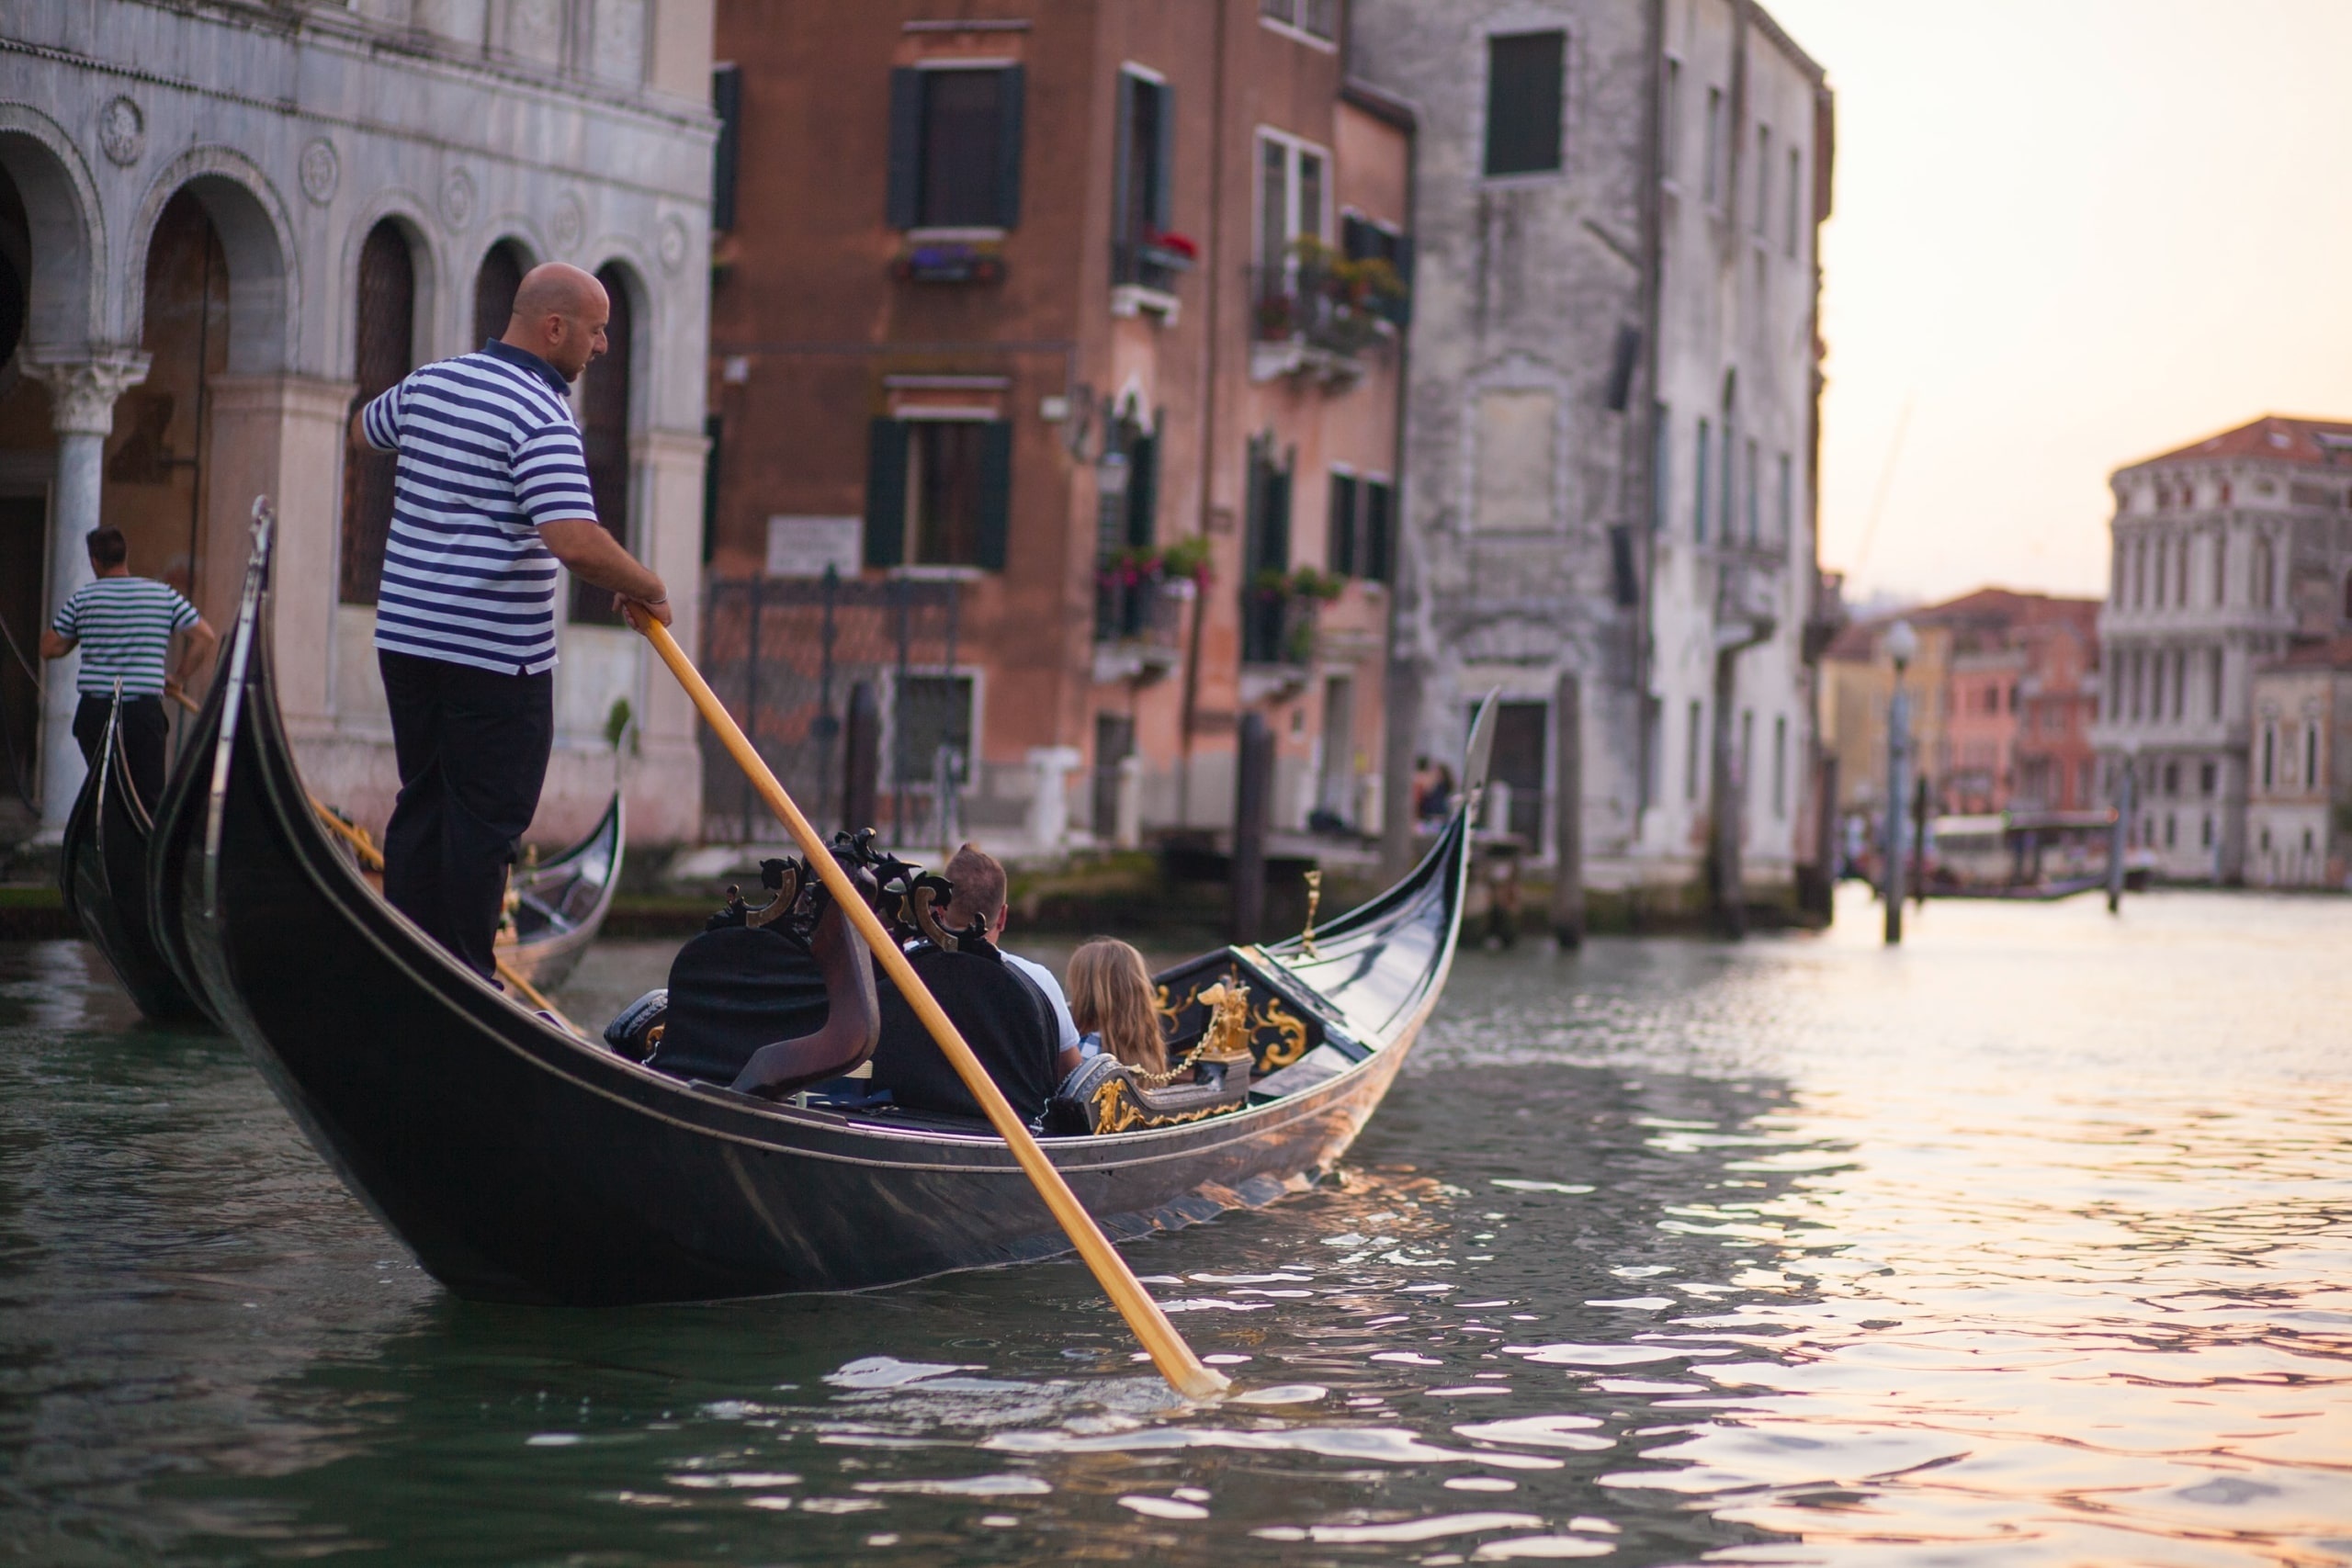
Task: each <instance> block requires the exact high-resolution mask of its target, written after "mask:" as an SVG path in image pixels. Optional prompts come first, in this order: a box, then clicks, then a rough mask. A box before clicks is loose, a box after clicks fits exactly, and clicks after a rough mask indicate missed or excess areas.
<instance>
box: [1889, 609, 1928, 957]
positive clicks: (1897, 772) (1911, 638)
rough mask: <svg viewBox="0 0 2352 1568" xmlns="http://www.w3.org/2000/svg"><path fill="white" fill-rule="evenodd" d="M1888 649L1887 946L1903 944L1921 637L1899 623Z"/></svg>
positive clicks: (1894, 628)
mask: <svg viewBox="0 0 2352 1568" xmlns="http://www.w3.org/2000/svg"><path fill="white" fill-rule="evenodd" d="M1886 650H1887V652H1888V653H1889V654H1891V655H1893V656H1894V696H1893V698H1892V699H1890V700H1889V701H1888V703H1887V705H1886V854H1885V875H1884V876H1883V878H1882V879H1881V880H1882V882H1883V887H1882V888H1881V890H1880V891H1881V896H1882V897H1883V901H1884V903H1885V905H1886V945H1887V946H1889V947H1895V946H1899V945H1901V943H1902V942H1903V816H1904V810H1903V808H1904V807H1905V806H1906V805H1907V804H1909V803H1908V802H1907V801H1906V800H1905V798H1904V796H1905V790H1904V787H1903V784H1904V778H1903V774H1904V763H1905V761H1908V760H1909V757H1910V752H1911V698H1910V695H1909V694H1907V693H1905V691H1904V689H1903V672H1904V671H1905V670H1906V669H1908V668H1909V667H1910V664H1911V656H1912V655H1913V654H1915V653H1917V652H1918V651H1919V636H1918V634H1917V632H1914V631H1913V630H1912V629H1911V623H1910V622H1908V621H1897V622H1895V623H1894V626H1893V627H1891V628H1890V629H1889V630H1888V632H1887V634H1886Z"/></svg>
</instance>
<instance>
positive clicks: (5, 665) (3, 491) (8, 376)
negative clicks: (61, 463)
mask: <svg viewBox="0 0 2352 1568" xmlns="http://www.w3.org/2000/svg"><path fill="white" fill-rule="evenodd" d="M32 248H33V235H32V224H31V222H30V220H29V218H28V215H27V213H26V211H25V203H24V199H23V197H21V196H19V195H18V194H17V183H16V181H15V180H13V179H11V178H10V177H9V175H8V171H7V170H6V167H0V455H5V456H6V457H9V458H14V459H17V462H15V463H10V464H7V465H6V468H9V469H13V468H17V467H18V466H19V465H22V466H23V467H27V468H30V467H35V466H38V465H40V464H41V463H42V462H44V461H45V460H48V458H49V454H50V453H51V452H53V451H54V449H55V447H56V445H57V442H56V437H55V436H54V435H53V434H51V431H50V423H49V396H48V394H47V393H46V392H45V391H43V390H42V389H41V386H40V383H39V382H37V381H35V380H33V379H31V378H29V377H27V376H25V375H23V374H22V373H21V372H19V371H18V370H17V364H16V354H17V346H18V345H19V344H21V343H22V342H23V340H24V335H25V328H26V326H27V324H28V321H29V319H30V314H31V307H32ZM27 459H30V460H31V461H29V462H28V461H26V460H27ZM46 524H47V506H46V504H45V502H44V501H43V498H42V496H41V494H40V488H39V487H38V486H37V485H34V484H30V483H26V484H21V485H8V486H6V487H5V488H0V626H6V627H7V630H8V639H9V640H10V641H11V642H13V643H14V644H15V645H16V646H17V649H19V650H21V651H22V652H23V653H24V654H25V655H26V657H28V658H29V657H30V656H31V652H32V645H33V643H34V642H35V641H36V640H37V639H38V638H39V637H40V625H41V598H42V590H43V588H44V587H45V585H46V584H45V581H44V573H43V572H42V570H41V567H42V563H43V558H44V557H45V555H46V553H47V552H46V550H45V549H44V544H45V542H46V535H47V526H46ZM39 728H40V686H39V685H38V684H37V683H35V682H34V680H33V678H32V677H31V676H29V675H28V674H27V673H26V672H25V671H24V667H23V666H22V665H20V664H18V663H17V660H15V659H12V658H11V659H0V767H4V768H5V769H6V777H5V779H0V789H5V790H6V792H7V793H8V794H9V795H13V796H15V797H16V798H17V800H19V801H23V802H25V803H27V804H29V803H30V802H31V799H32V796H33V792H34V787H35V784H36V782H37V781H38V780H39V779H40V773H39V760H38V753H39V745H38V742H37V740H36V739H35V736H36V732H37V731H38V730H39Z"/></svg>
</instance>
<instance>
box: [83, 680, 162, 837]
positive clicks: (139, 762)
mask: <svg viewBox="0 0 2352 1568" xmlns="http://www.w3.org/2000/svg"><path fill="white" fill-rule="evenodd" d="M113 705H114V699H113V698H112V697H110V696H107V697H98V696H92V695H90V694H86V693H85V694H84V695H83V697H82V700H81V701H80V702H79V703H78V704H76V705H74V739H75V740H77V741H79V742H81V746H82V761H85V762H87V763H88V764H89V765H90V766H91V767H92V768H94V769H95V768H96V766H97V765H98V748H99V746H100V745H102V744H103V743H104V742H105V740H106V738H107V708H109V707H111V706H113ZM170 736H171V726H170V724H169V723H168V722H167V721H166V720H165V719H164V699H163V698H161V697H125V698H123V699H122V750H123V755H124V756H126V757H128V758H129V759H130V784H131V787H132V788H134V789H136V790H137V791H138V792H139V804H140V805H141V806H142V807H145V808H146V810H147V814H148V815H149V816H151V817H152V816H153V815H154V813H155V804H156V802H158V801H160V800H162V799H163V798H164V751H165V750H166V749H167V746H168V743H169V740H170Z"/></svg>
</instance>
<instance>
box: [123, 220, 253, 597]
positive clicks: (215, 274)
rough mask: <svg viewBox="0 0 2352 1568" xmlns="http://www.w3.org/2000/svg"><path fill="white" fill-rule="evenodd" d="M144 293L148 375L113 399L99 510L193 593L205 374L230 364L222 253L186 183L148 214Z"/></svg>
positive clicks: (202, 519) (146, 560) (141, 553)
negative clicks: (150, 220) (111, 431)
mask: <svg viewBox="0 0 2352 1568" xmlns="http://www.w3.org/2000/svg"><path fill="white" fill-rule="evenodd" d="M144 299H145V310H144V312H143V316H142V319H141V323H140V333H139V346H140V347H141V348H142V349H144V350H146V352H147V354H148V355H149V356H150V360H149V364H148V367H147V376H146V379H144V380H142V381H141V382H140V383H139V385H137V386H135V387H132V388H131V389H129V390H128V391H126V392H124V393H123V394H122V397H121V398H120V400H118V401H117V403H116V404H115V416H114V434H113V436H112V437H111V438H110V439H109V440H108V441H107V460H106V490H105V492H104V493H105V507H106V518H107V522H108V523H111V524H112V525H115V526H116V527H118V528H120V529H121V530H122V531H123V533H124V534H125V536H128V538H129V540H130V570H132V571H134V572H136V573H139V574H140V575H141V576H148V577H160V578H162V579H163V580H164V581H166V582H169V583H170V584H171V585H172V586H173V587H175V588H177V589H178V590H179V591H180V592H183V593H187V594H188V595H189V596H190V597H197V594H198V582H197V569H198V557H199V555H200V554H201V553H202V551H203V548H204V540H205V536H206V531H207V523H208V518H207V513H208V507H207V505H206V498H205V484H204V479H205V459H206V456H207V454H206V446H207V437H208V436H209V434H210V428H209V427H210V420H209V412H210V411H209V408H208V407H207V402H208V399H209V392H210V390H211V383H212V381H213V378H215V377H218V376H221V375H224V374H226V373H227V371H228V369H229V361H230V332H229V322H230V315H231V303H232V301H231V296H230V276H229V257H228V253H227V251H226V249H225V248H224V247H223V246H222V244H221V243H220V231H219V230H218V229H217V228H215V227H214V225H213V221H212V218H211V215H210V214H209V212H208V211H207V210H206V209H205V205H204V203H203V202H202V201H200V200H199V199H198V197H197V196H196V194H195V192H194V191H193V190H192V189H189V188H187V187H183V188H182V189H180V190H179V191H177V192H176V193H175V194H174V195H173V197H172V198H171V199H170V200H169V201H167V202H165V203H164V209H163V211H162V213H161V214H159V215H158V216H157V218H156V220H155V227H154V230H153V233H152V234H150V236H149V238H148V242H147V268H146V288H145V295H144Z"/></svg>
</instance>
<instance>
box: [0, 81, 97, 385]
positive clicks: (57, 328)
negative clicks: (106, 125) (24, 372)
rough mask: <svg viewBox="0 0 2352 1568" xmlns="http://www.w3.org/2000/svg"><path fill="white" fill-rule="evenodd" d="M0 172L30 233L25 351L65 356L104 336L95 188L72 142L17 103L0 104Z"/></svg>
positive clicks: (35, 112)
mask: <svg viewBox="0 0 2352 1568" xmlns="http://www.w3.org/2000/svg"><path fill="white" fill-rule="evenodd" d="M0 170H6V173H7V175H8V179H9V182H10V183H11V184H13V185H14V186H16V187H17V199H18V200H20V201H21V202H22V203H23V204H24V209H25V223H26V227H27V228H28V230H29V231H30V234H29V236H28V238H29V241H30V243H29V246H28V255H26V256H25V257H23V258H12V260H17V259H20V260H21V261H22V262H23V263H24V272H25V278H24V282H25V286H26V295H27V298H26V301H25V314H26V321H25V346H26V348H27V349H28V351H29V350H40V349H49V350H65V349H74V348H79V347H81V346H83V345H84V344H88V343H94V342H104V341H105V340H106V337H107V333H106V330H105V323H106V288H105V280H106V278H107V236H106V230H105V227H104V222H103V220H102V218H101V216H100V213H101V211H102V209H101V208H100V206H99V203H98V193H97V186H96V183H95V182H93V181H92V180H91V178H90V171H89V168H88V166H87V165H86V164H84V163H83V162H82V155H81V152H80V151H79V150H78V149H76V148H75V147H74V141H73V138H71V137H69V136H67V135H66V134H65V131H64V130H63V129H62V127H60V126H59V125H58V124H57V123H56V122H55V121H54V120H52V119H51V118H48V117H47V116H46V115H43V114H42V113H40V111H39V110H38V109H35V108H32V107H29V106H27V105H24V104H0Z"/></svg>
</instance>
